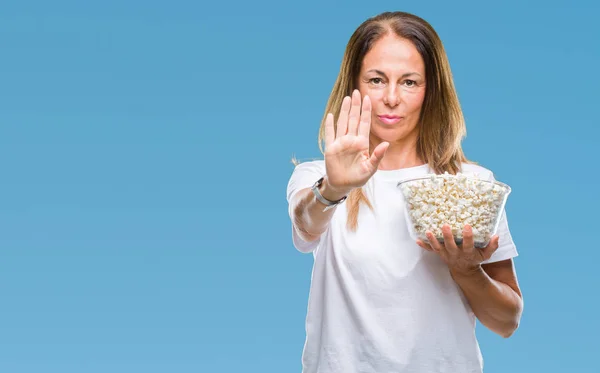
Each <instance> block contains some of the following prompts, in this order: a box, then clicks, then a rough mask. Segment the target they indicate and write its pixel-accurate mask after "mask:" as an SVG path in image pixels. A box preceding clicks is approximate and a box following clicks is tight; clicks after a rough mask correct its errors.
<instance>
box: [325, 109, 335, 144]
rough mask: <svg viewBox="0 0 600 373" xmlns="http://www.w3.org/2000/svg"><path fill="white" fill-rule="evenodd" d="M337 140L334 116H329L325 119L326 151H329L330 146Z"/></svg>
mask: <svg viewBox="0 0 600 373" xmlns="http://www.w3.org/2000/svg"><path fill="white" fill-rule="evenodd" d="M334 140H335V128H334V126H333V114H331V113H329V114H327V118H326V119H325V149H329V146H330V145H331V144H332V143H333V141H334Z"/></svg>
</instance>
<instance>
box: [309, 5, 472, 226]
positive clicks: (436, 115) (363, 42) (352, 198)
mask: <svg viewBox="0 0 600 373" xmlns="http://www.w3.org/2000/svg"><path fill="white" fill-rule="evenodd" d="M390 32H393V33H395V34H396V35H397V36H398V37H401V38H404V39H407V40H409V41H411V42H412V43H413V44H414V46H415V47H416V49H417V50H418V52H419V54H420V55H421V57H422V58H423V61H424V63H425V79H426V83H425V87H426V91H425V98H424V101H423V106H422V108H421V114H420V118H419V123H418V128H419V135H418V139H417V156H418V157H419V158H420V159H421V160H422V161H423V162H425V163H427V164H428V165H429V167H430V168H431V169H432V170H433V171H434V172H435V173H437V174H441V173H444V172H448V173H451V174H456V173H457V172H458V171H459V170H460V165H461V163H474V162H471V161H468V160H467V159H466V157H465V155H464V153H463V150H462V147H461V141H462V139H463V138H464V137H465V136H466V126H465V121H464V117H463V113H462V110H461V107H460V103H459V100H458V96H457V94H456V90H455V87H454V82H453V79H452V72H451V70H450V64H449V62H448V57H447V56H446V52H445V50H444V47H443V45H442V41H441V40H440V38H439V36H438V35H437V33H436V32H435V30H434V29H433V27H432V26H431V25H430V24H429V23H428V22H427V21H425V20H423V19H422V18H420V17H418V16H415V15H413V14H410V13H405V12H385V13H382V14H379V15H377V16H375V17H372V18H369V19H367V20H366V21H365V22H363V23H362V24H361V25H360V26H359V27H358V28H357V29H356V31H355V32H354V33H353V34H352V36H351V37H350V40H349V42H348V44H347V46H346V50H345V53H344V58H343V60H342V63H341V67H340V72H339V74H338V77H337V79H336V81H335V84H334V86H333V89H332V91H331V94H330V96H329V100H328V101H327V106H326V108H325V114H324V115H323V118H322V121H321V127H320V129H319V138H318V141H319V148H320V150H321V152H322V153H323V154H324V139H325V118H326V116H327V114H328V113H333V115H334V117H335V118H337V117H338V116H339V114H340V109H341V105H342V100H343V99H344V97H345V96H350V95H351V94H352V91H353V90H354V89H357V88H358V82H357V80H358V75H359V73H360V69H361V65H362V61H363V58H364V56H365V55H366V54H367V52H368V51H369V50H370V49H371V47H372V46H373V44H374V43H375V42H376V41H377V40H379V39H380V38H381V37H383V36H385V35H387V34H389V33H390ZM372 150H373V149H371V151H372ZM361 202H362V203H364V204H366V205H367V206H368V207H369V208H371V209H373V206H372V205H371V203H370V201H369V200H368V198H367V196H366V195H365V193H364V191H363V189H362V188H356V189H354V190H353V191H352V192H350V195H349V196H348V199H347V200H346V204H347V208H348V220H347V225H348V228H349V229H351V230H356V228H357V226H358V211H359V207H360V204H361Z"/></svg>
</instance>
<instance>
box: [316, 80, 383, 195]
mask: <svg viewBox="0 0 600 373" xmlns="http://www.w3.org/2000/svg"><path fill="white" fill-rule="evenodd" d="M370 131H371V101H370V99H369V96H365V97H364V99H363V102H362V111H361V97H360V92H359V91H358V90H355V91H354V92H353V93H352V99H351V98H350V97H345V98H344V100H343V102H342V108H341V111H340V115H339V118H338V121H337V128H336V127H335V126H334V118H333V114H331V113H329V114H328V115H327V118H326V120H325V166H326V169H327V183H328V184H329V186H330V188H331V189H332V190H335V191H337V192H338V193H339V194H342V195H343V194H348V193H349V192H350V191H351V190H352V189H354V188H359V187H362V186H363V185H365V184H366V183H367V181H368V180H369V179H370V178H371V176H373V174H375V172H376V171H377V167H378V166H379V163H380V162H381V160H382V159H383V156H384V154H385V151H386V150H387V148H388V146H389V143H387V142H382V143H381V144H379V145H378V146H377V147H376V148H375V150H374V151H373V153H372V154H371V153H370V152H369V132H370Z"/></svg>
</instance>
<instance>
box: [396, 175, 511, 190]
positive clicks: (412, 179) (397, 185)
mask: <svg viewBox="0 0 600 373" xmlns="http://www.w3.org/2000/svg"><path fill="white" fill-rule="evenodd" d="M432 176H433V177H448V176H449V177H457V176H456V175H453V174H428V175H426V176H416V177H411V178H408V179H403V180H401V181H399V182H398V184H396V187H397V188H399V187H400V186H401V185H402V184H405V183H408V182H410V181H418V180H429V179H431V177H432ZM461 177H464V178H466V179H469V180H477V181H480V182H484V183H489V184H492V185H498V186H501V187H504V188H506V189H507V190H506V194H510V193H511V192H512V188H511V187H510V185H508V184H505V183H503V182H501V181H498V180H494V181H492V180H484V179H480V178H478V177H475V176H469V175H464V174H463V175H462V176H461Z"/></svg>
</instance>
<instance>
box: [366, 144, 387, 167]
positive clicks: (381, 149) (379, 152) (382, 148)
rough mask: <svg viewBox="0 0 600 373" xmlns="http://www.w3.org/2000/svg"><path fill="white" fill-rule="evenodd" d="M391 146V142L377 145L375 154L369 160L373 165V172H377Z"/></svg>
mask: <svg viewBox="0 0 600 373" xmlns="http://www.w3.org/2000/svg"><path fill="white" fill-rule="evenodd" d="M389 146H390V143H389V142H382V143H381V144H379V145H377V147H376V148H375V150H373V154H371V157H370V158H369V163H370V164H371V167H372V170H373V172H375V171H377V167H379V163H381V160H382V159H383V157H384V156H385V152H386V151H387V149H388V147H389Z"/></svg>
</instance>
